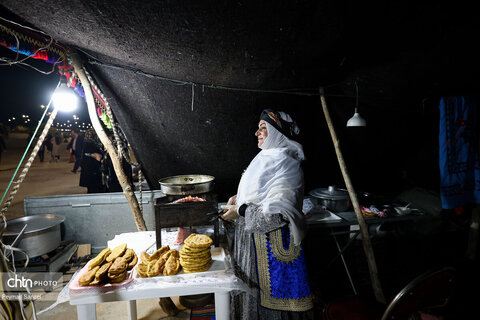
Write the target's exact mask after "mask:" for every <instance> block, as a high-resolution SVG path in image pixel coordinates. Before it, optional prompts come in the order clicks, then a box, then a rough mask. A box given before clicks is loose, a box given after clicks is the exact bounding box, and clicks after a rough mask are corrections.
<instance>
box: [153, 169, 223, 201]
mask: <svg viewBox="0 0 480 320" xmlns="http://www.w3.org/2000/svg"><path fill="white" fill-rule="evenodd" d="M214 180H215V177H213V176H209V175H204V174H188V175H179V176H172V177H167V178H163V179H160V180H159V181H158V182H159V183H160V190H161V191H162V192H163V193H165V194H166V195H173V196H177V195H185V196H187V195H194V194H200V193H207V192H210V191H212V190H213V186H214Z"/></svg>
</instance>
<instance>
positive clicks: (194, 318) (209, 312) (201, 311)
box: [190, 306, 215, 320]
mask: <svg viewBox="0 0 480 320" xmlns="http://www.w3.org/2000/svg"><path fill="white" fill-rule="evenodd" d="M214 319H215V306H207V307H201V308H193V309H192V310H191V312H190V320H214Z"/></svg>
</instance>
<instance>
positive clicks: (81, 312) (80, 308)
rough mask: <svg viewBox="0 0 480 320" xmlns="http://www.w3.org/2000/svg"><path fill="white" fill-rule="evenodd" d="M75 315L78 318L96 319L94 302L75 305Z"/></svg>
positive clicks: (81, 319) (84, 319)
mask: <svg viewBox="0 0 480 320" xmlns="http://www.w3.org/2000/svg"><path fill="white" fill-rule="evenodd" d="M77 316H78V320H96V319H97V312H96V309H95V303H91V304H79V305H77Z"/></svg>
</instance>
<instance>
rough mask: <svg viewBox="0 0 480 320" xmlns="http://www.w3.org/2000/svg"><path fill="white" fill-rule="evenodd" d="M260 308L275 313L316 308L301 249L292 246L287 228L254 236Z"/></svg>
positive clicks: (291, 238) (300, 247) (291, 239)
mask: <svg viewBox="0 0 480 320" xmlns="http://www.w3.org/2000/svg"><path fill="white" fill-rule="evenodd" d="M254 240H255V251H256V255H257V274H258V285H259V286H260V305H261V306H263V307H265V308H269V309H274V310H282V311H307V310H310V309H311V308H313V302H312V298H311V292H310V286H309V283H308V274H307V267H306V263H305V255H304V251H303V248H302V246H296V245H294V243H293V236H292V235H290V232H289V229H288V227H283V228H280V229H277V230H274V231H272V232H269V233H266V234H254Z"/></svg>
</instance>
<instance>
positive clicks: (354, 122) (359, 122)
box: [347, 112, 367, 127]
mask: <svg viewBox="0 0 480 320" xmlns="http://www.w3.org/2000/svg"><path fill="white" fill-rule="evenodd" d="M366 125H367V122H366V121H365V119H363V118H362V117H361V116H360V114H359V113H358V112H355V113H354V115H353V117H351V118H350V119H348V121H347V127H365V126H366Z"/></svg>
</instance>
